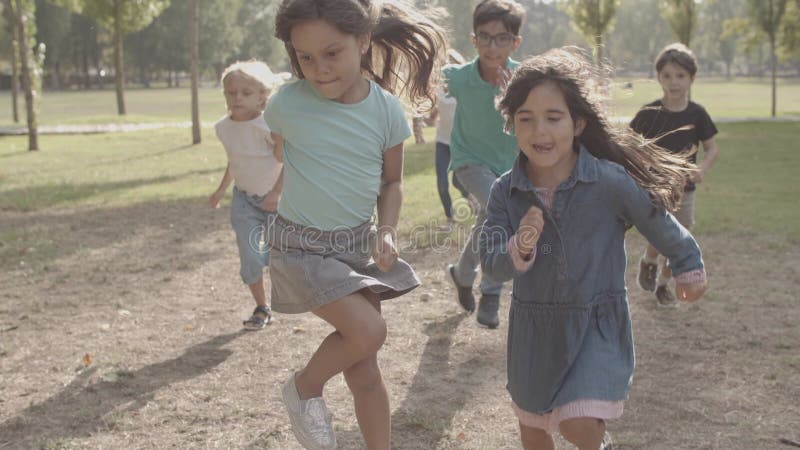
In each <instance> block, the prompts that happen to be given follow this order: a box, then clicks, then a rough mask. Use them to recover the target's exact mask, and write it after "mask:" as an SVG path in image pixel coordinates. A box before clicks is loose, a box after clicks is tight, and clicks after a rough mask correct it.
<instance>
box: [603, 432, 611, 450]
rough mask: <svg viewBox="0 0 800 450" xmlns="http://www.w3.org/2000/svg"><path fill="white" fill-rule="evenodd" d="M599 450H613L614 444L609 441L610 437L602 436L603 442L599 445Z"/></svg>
mask: <svg viewBox="0 0 800 450" xmlns="http://www.w3.org/2000/svg"><path fill="white" fill-rule="evenodd" d="M600 450H614V442H613V441H612V440H611V435H610V434H608V431H606V434H605V435H603V442H601V443H600Z"/></svg>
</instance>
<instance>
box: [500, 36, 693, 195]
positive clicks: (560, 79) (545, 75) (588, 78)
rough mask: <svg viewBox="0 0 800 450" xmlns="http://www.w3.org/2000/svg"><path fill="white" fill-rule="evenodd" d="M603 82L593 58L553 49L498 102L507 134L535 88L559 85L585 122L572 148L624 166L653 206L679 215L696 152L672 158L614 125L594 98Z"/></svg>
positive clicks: (533, 60)
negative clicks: (678, 208) (518, 111)
mask: <svg viewBox="0 0 800 450" xmlns="http://www.w3.org/2000/svg"><path fill="white" fill-rule="evenodd" d="M603 81H604V78H603V77H602V76H600V74H599V71H598V70H597V68H595V66H594V65H593V64H592V63H591V60H590V58H589V57H588V56H587V55H586V53H585V52H583V51H582V50H580V49H578V48H576V47H564V48H560V49H554V50H550V51H548V52H546V53H544V54H541V55H538V56H533V57H530V58H528V59H526V60H525V61H523V62H522V63H521V64H520V65H519V67H518V68H517V70H516V71H515V72H514V75H513V76H512V78H511V81H510V82H509V84H508V86H507V88H506V89H505V91H504V92H502V93H501V94H500V97H499V100H498V104H497V105H498V109H499V110H500V112H501V113H502V114H503V117H504V118H505V120H506V124H505V129H506V131H512V130H513V126H514V114H515V113H516V112H517V110H518V109H519V108H520V106H522V104H523V103H524V102H525V100H526V99H527V98H528V94H529V93H530V92H531V90H533V88H535V87H536V86H539V85H540V84H542V83H547V82H551V83H555V85H556V86H558V88H559V89H560V90H561V93H562V94H563V95H564V100H565V101H566V104H567V107H568V108H569V113H570V116H571V117H572V119H573V120H577V119H578V118H583V119H584V120H585V121H586V126H585V128H584V129H583V132H582V133H581V134H580V136H577V137H576V138H575V141H574V143H573V147H574V149H575V151H578V149H579V148H580V144H581V143H582V144H583V145H584V146H585V147H586V149H587V150H588V151H589V153H591V154H592V155H594V156H596V157H597V158H601V159H606V160H609V161H613V162H615V163H617V164H620V165H621V166H622V167H624V168H625V170H626V171H627V172H628V174H629V175H630V176H631V177H633V179H634V180H635V181H636V183H637V184H639V186H641V187H642V188H643V189H645V190H646V191H647V192H648V193H649V194H650V199H651V201H652V202H653V205H654V206H656V207H661V208H665V209H667V210H669V211H674V210H675V209H676V208H677V207H678V205H679V203H680V199H681V196H682V195H683V189H684V186H685V185H686V182H687V180H688V177H689V176H690V175H691V173H692V172H693V171H694V170H695V166H694V164H692V163H690V162H689V161H688V156H689V155H690V154H691V152H686V153H681V154H674V153H670V152H669V151H668V150H666V149H664V148H662V147H659V146H658V145H656V144H655V141H654V140H647V139H644V138H643V137H642V136H641V135H639V134H636V133H635V132H633V130H631V129H630V128H628V127H624V128H622V127H616V126H612V125H611V124H610V123H609V121H608V118H607V117H606V115H605V112H604V109H603V103H602V101H603V97H602V96H600V95H597V94H596V93H595V90H596V89H597V88H598V86H600V85H602V82H603Z"/></svg>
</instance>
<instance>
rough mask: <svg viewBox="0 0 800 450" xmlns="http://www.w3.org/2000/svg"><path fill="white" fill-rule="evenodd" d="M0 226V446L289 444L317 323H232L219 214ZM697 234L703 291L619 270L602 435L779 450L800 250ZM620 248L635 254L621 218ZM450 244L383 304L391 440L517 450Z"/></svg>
mask: <svg viewBox="0 0 800 450" xmlns="http://www.w3.org/2000/svg"><path fill="white" fill-rule="evenodd" d="M0 228H2V229H4V230H11V231H13V232H14V233H15V234H16V235H17V236H21V237H23V238H24V239H26V240H28V241H33V242H35V244H33V245H21V244H20V242H23V241H20V240H16V239H11V240H8V241H6V242H2V243H0V256H2V259H0V449H4V450H5V449H10V448H48V449H50V448H52V449H55V448H104V449H109V448H114V449H117V448H125V449H129V448H271V449H296V448H299V446H298V445H297V443H296V441H295V440H294V438H293V436H292V434H291V430H290V429H289V425H288V419H287V417H286V415H285V413H284V411H283V406H282V405H281V403H280V401H279V398H280V394H279V386H280V384H281V383H282V382H283V381H284V380H285V379H286V377H287V375H288V373H289V370H291V369H293V368H298V367H300V366H301V365H302V364H303V363H304V361H306V359H307V358H308V357H309V355H310V354H311V353H312V351H313V350H314V349H315V348H316V346H317V345H318V343H319V342H320V341H321V339H322V338H323V337H324V336H325V335H326V334H327V333H328V332H329V331H330V329H329V328H328V327H327V325H326V324H324V323H323V322H322V321H320V320H319V319H317V318H315V317H314V316H312V315H310V314H305V315H278V316H277V320H276V322H275V323H274V324H273V325H271V326H270V327H268V328H267V329H266V330H264V331H261V332H256V333H247V332H243V331H241V328H240V324H241V320H242V319H243V318H244V317H246V316H247V315H248V313H249V312H250V310H251V308H252V305H251V300H250V298H249V294H248V293H247V291H246V289H245V288H244V286H243V285H241V284H240V281H239V278H238V259H237V255H236V251H235V246H234V243H233V236H232V231H231V230H230V228H229V226H228V222H227V215H226V212H225V211H210V210H207V209H204V208H203V207H202V206H201V205H199V204H193V203H191V202H173V203H167V204H164V203H158V204H156V203H153V204H143V205H137V206H132V207H125V208H110V207H106V208H97V209H89V208H81V209H71V210H54V211H45V212H36V213H11V212H3V213H2V216H0ZM698 238H699V240H700V242H701V245H702V246H703V249H704V254H705V258H706V263H707V267H708V271H709V278H710V290H709V292H708V294H707V296H706V297H705V298H704V299H703V300H701V302H700V303H698V304H696V305H692V306H687V305H682V306H681V307H680V308H679V309H677V310H669V311H663V310H658V309H656V308H655V306H654V303H653V299H652V298H651V297H650V295H649V294H645V293H643V292H642V291H640V290H639V289H638V287H637V286H636V285H635V284H634V283H635V280H634V276H635V273H634V271H633V270H629V274H628V285H629V289H630V302H631V310H632V315H633V320H634V333H635V339H636V354H637V369H636V374H635V377H634V382H633V388H632V391H631V394H630V399H629V400H628V401H627V403H626V408H625V414H624V416H623V418H622V419H621V420H619V421H615V422H611V423H610V424H609V430H610V431H611V432H612V433H613V436H614V437H615V440H616V443H617V447H616V448H618V449H787V450H788V449H791V448H792V447H791V445H789V444H784V443H781V442H780V439H786V440H789V441H794V442H798V441H800V406H799V405H798V403H799V402H800V326H799V325H798V323H800V308H798V306H800V304H798V294H797V292H798V287H800V274H799V273H798V269H797V264H798V262H800V251H799V250H798V248H797V247H796V246H793V245H791V244H788V243H785V242H782V241H781V240H780V239H778V238H774V237H769V236H761V237H745V236H731V235H724V236H721V235H714V236H710V235H700V236H699V237H698ZM628 245H629V254H637V255H638V254H639V251H640V249H641V246H642V240H641V238H640V237H639V236H638V234H637V233H636V232H632V233H630V234H629V244H628ZM455 252H456V250H455V249H451V250H449V251H432V250H430V249H428V250H417V251H409V252H406V253H405V255H404V257H405V258H406V259H408V260H409V261H410V262H411V263H412V264H413V265H414V267H415V268H416V269H417V271H418V273H419V275H420V277H421V278H422V280H423V286H422V287H421V288H419V289H417V290H416V291H414V292H412V293H411V294H409V295H407V296H405V297H404V298H401V299H397V300H393V301H391V302H388V303H385V304H384V305H385V308H384V311H385V316H386V318H387V321H388V324H389V338H388V342H387V344H386V346H385V347H384V349H383V350H382V352H381V354H380V355H381V356H380V361H381V365H382V367H383V370H384V376H385V378H386V381H387V384H388V386H389V389H390V395H391V405H392V419H393V438H392V441H393V447H394V448H397V449H511V448H518V447H519V444H518V437H517V425H516V422H515V419H514V416H513V413H512V411H511V408H510V407H509V398H508V395H507V393H506V391H505V389H504V384H505V333H506V328H505V326H506V323H507V321H506V320H503V323H502V324H501V326H500V328H499V329H498V330H494V331H490V330H486V329H481V328H478V327H477V326H476V324H475V322H474V317H472V316H466V315H464V314H462V313H461V311H460V310H459V308H458V307H457V305H456V303H455V300H454V292H453V289H452V288H451V286H450V285H449V284H448V283H447V281H446V280H445V278H444V276H443V271H442V268H443V266H444V265H445V263H446V262H448V261H452V260H453V259H454V258H455ZM633 261H634V259H633V257H631V259H630V261H629V262H633ZM507 308H508V301H507V299H505V298H504V301H503V306H502V311H501V314H505V313H506V312H507ZM87 355H88V356H87ZM325 396H326V399H327V401H328V404H329V406H330V408H331V409H332V411H333V412H334V415H335V418H334V423H335V428H336V430H337V434H338V438H339V442H340V448H343V449H353V448H362V447H363V444H362V441H361V437H360V434H359V431H358V427H357V424H356V422H355V418H354V414H353V410H352V405H351V403H350V401H349V396H348V392H347V389H346V387H345V385H344V383H343V381H342V378H341V377H336V378H334V379H333V380H331V382H330V383H329V385H328V386H327V388H326V392H325ZM558 448H559V449H566V448H570V447H569V446H568V445H566V444H565V442H564V441H562V440H559V441H558Z"/></svg>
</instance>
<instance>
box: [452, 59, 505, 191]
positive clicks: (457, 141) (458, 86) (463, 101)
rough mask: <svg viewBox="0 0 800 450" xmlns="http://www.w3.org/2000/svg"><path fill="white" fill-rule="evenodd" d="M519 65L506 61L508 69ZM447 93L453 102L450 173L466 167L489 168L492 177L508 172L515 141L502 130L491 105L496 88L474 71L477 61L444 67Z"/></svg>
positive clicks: (496, 112)
mask: <svg viewBox="0 0 800 450" xmlns="http://www.w3.org/2000/svg"><path fill="white" fill-rule="evenodd" d="M518 65H519V63H518V62H517V61H514V60H512V59H509V60H508V67H509V68H510V69H511V70H514V69H516V68H517V66H518ZM444 76H445V80H446V82H447V92H448V95H450V96H451V97H455V99H456V102H457V103H456V113H455V117H454V119H453V131H452V132H451V134H450V157H451V159H450V170H455V169H457V168H459V167H461V166H464V165H467V164H481V165H484V166H487V167H489V168H490V169H491V170H492V172H494V173H495V174H496V175H498V176H499V175H500V174H502V173H505V172H507V171H509V170H511V167H512V166H513V165H514V160H515V159H516V157H517V153H518V151H517V139H516V138H515V137H514V136H510V135H508V134H506V133H505V132H504V131H503V125H504V124H505V121H504V120H503V116H501V115H500V112H499V111H498V110H497V109H496V108H495V106H494V100H495V97H496V96H497V95H498V94H499V93H500V89H499V88H497V87H495V86H492V85H491V84H489V83H487V82H486V81H485V80H484V79H483V78H481V75H480V73H479V72H478V58H475V59H474V60H472V61H471V62H468V63H466V64H463V65H450V66H446V67H445V68H444Z"/></svg>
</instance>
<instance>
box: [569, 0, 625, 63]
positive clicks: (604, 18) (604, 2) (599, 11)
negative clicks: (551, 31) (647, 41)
mask: <svg viewBox="0 0 800 450" xmlns="http://www.w3.org/2000/svg"><path fill="white" fill-rule="evenodd" d="M618 6H619V0H568V1H567V2H566V8H567V11H568V12H569V14H570V16H571V17H572V22H573V24H574V25H575V27H576V28H577V30H578V31H579V32H580V33H581V34H583V36H584V38H586V41H588V42H589V43H590V44H591V46H592V48H593V49H594V52H595V61H600V59H601V55H602V53H601V52H602V46H603V35H604V34H605V33H607V32H609V31H610V30H611V25H612V21H613V19H614V15H615V14H616V12H617V7H618Z"/></svg>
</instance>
